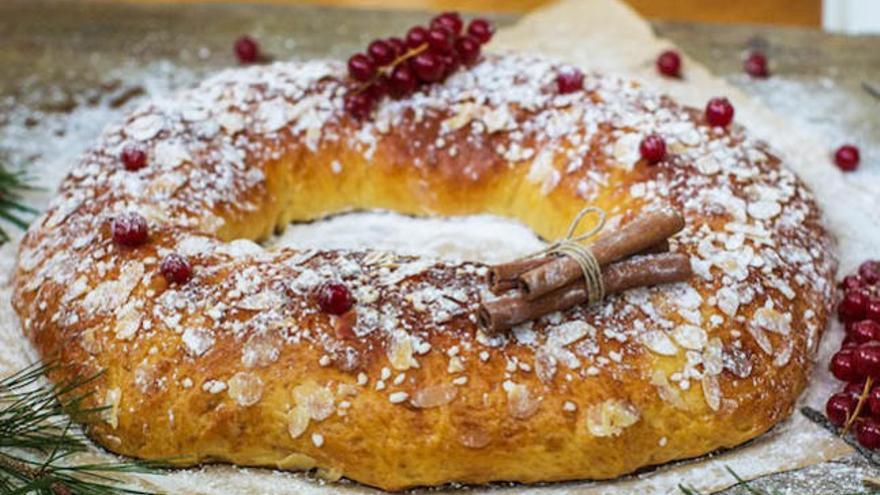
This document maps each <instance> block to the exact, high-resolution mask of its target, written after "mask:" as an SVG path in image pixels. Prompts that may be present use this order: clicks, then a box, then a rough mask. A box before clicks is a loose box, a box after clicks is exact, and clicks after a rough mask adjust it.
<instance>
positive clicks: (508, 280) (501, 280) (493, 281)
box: [489, 256, 552, 294]
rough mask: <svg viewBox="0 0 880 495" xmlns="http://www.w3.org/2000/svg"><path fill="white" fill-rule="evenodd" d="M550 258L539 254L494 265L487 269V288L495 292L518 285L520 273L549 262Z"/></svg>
mask: <svg viewBox="0 0 880 495" xmlns="http://www.w3.org/2000/svg"><path fill="white" fill-rule="evenodd" d="M551 259H552V258H551V257H549V256H539V257H537V258H527V259H518V260H513V261H510V262H507V263H500V264H498V265H495V266H493V267H492V269H491V270H490V271H489V289H490V290H491V291H492V292H494V293H496V294H498V293H500V292H504V291H506V290H509V289H513V288H514V287H516V286H518V285H519V282H518V280H517V279H518V278H519V276H520V275H522V274H523V273H525V272H527V271H529V270H531V269H532V268H536V267H539V266H541V265H543V264H544V263H547V262H549V261H550V260H551Z"/></svg>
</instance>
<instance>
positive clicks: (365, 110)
mask: <svg viewBox="0 0 880 495" xmlns="http://www.w3.org/2000/svg"><path fill="white" fill-rule="evenodd" d="M344 103H345V111H346V112H347V113H348V114H349V115H351V116H352V117H354V118H356V119H365V118H367V117H369V116H370V112H372V111H373V99H372V98H371V97H370V94H369V93H367V92H366V91H363V92H361V93H350V94H347V95H345V101H344Z"/></svg>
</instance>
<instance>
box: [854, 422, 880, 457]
mask: <svg viewBox="0 0 880 495" xmlns="http://www.w3.org/2000/svg"><path fill="white" fill-rule="evenodd" d="M856 439H857V440H858V441H859V443H860V444H861V445H862V447H865V448H868V449H872V450H873V449H876V448H878V447H880V423H878V422H877V421H876V420H874V419H865V420H863V421H860V422H859V424H858V425H856Z"/></svg>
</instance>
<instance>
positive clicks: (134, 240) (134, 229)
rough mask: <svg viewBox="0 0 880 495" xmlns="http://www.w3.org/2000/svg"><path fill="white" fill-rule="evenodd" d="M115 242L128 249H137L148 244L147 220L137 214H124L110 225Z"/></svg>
mask: <svg viewBox="0 0 880 495" xmlns="http://www.w3.org/2000/svg"><path fill="white" fill-rule="evenodd" d="M110 231H111V232H112V234H113V241H114V242H116V244H119V245H122V246H128V247H137V246H140V245H141V244H143V243H145V242H147V237H148V236H149V234H148V232H147V220H146V219H145V218H144V217H142V216H141V215H139V214H137V213H133V212H132V213H123V214H121V215H119V216H117V217H116V218H114V219H113V222H112V223H111V224H110Z"/></svg>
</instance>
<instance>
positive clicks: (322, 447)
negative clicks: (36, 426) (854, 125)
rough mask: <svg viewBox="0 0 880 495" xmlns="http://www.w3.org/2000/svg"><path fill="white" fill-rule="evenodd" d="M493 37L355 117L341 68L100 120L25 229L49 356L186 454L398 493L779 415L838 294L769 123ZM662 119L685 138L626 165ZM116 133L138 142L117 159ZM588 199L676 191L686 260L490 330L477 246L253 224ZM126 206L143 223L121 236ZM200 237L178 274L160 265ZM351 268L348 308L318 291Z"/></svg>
mask: <svg viewBox="0 0 880 495" xmlns="http://www.w3.org/2000/svg"><path fill="white" fill-rule="evenodd" d="M558 69H559V68H558V66H557V65H556V64H554V63H552V62H548V61H545V60H542V59H537V58H530V57H523V56H516V55H503V56H497V57H492V58H491V59H489V60H486V61H484V62H482V63H481V64H479V65H478V66H477V67H475V68H472V69H471V70H469V71H466V72H463V73H460V74H458V75H456V76H455V77H453V78H452V79H450V80H449V81H447V82H446V83H445V84H443V85H438V86H435V87H432V88H430V89H429V90H428V91H427V92H425V93H419V94H417V95H416V96H414V97H412V98H410V99H407V100H405V101H388V102H386V103H383V104H382V105H381V106H380V108H379V110H378V114H377V116H376V117H375V119H374V120H373V121H370V122H366V123H359V122H356V121H352V120H351V119H349V118H347V117H346V116H345V115H344V114H343V113H342V111H341V96H342V93H343V92H344V89H345V88H344V85H343V84H342V83H340V82H339V81H340V79H339V77H340V74H341V68H340V66H339V64H335V63H328V62H309V63H303V64H298V63H287V64H276V65H273V66H268V67H263V68H254V69H247V70H235V71H228V72H225V73H223V74H220V75H218V76H216V77H214V78H212V79H211V80H209V81H206V82H205V83H204V84H203V85H201V86H200V87H199V88H196V89H194V90H190V91H188V92H185V93H183V94H181V95H178V96H177V97H175V98H173V99H171V100H167V101H160V102H155V103H152V104H150V105H148V106H147V107H145V108H143V109H141V110H139V111H138V112H136V113H135V114H134V115H132V116H131V117H130V118H129V119H128V120H127V121H126V123H125V124H124V125H122V126H119V127H114V128H111V129H108V130H107V131H106V133H105V134H104V136H103V137H102V138H101V140H100V141H99V143H98V144H97V145H96V146H95V147H93V148H92V149H91V150H90V151H89V152H88V153H86V155H85V156H84V157H83V159H82V162H81V163H80V164H79V165H78V166H77V167H76V168H75V170H74V171H73V172H72V173H71V175H70V176H69V177H68V178H67V179H66V180H65V182H64V184H63V185H62V187H61V191H60V195H59V198H58V199H57V200H56V201H55V202H54V203H53V204H52V206H51V207H50V209H49V211H48V212H47V213H46V215H45V216H44V217H43V218H41V219H40V220H39V221H38V222H36V223H35V224H34V225H33V227H32V228H31V229H30V231H29V233H28V235H27V236H26V238H25V240H24V241H23V243H22V247H21V251H20V254H19V263H18V270H17V274H16V282H15V284H16V285H15V287H16V291H15V298H14V306H15V309H16V311H17V312H18V314H19V315H20V316H21V319H22V322H23V327H24V331H25V333H26V334H27V336H28V337H29V338H30V339H31V340H32V341H33V342H34V344H35V345H36V347H37V348H38V349H39V351H40V352H41V354H42V355H43V356H44V358H45V359H48V358H50V357H51V356H58V358H59V359H60V361H61V363H63V364H64V365H66V367H65V368H63V370H62V371H61V374H63V375H66V376H70V375H73V374H75V373H92V372H95V371H98V370H106V372H105V374H104V375H103V376H102V378H101V379H100V381H99V382H98V383H96V385H95V387H96V392H97V394H96V397H97V399H96V402H99V403H103V404H106V405H109V406H112V407H111V409H110V410H108V412H107V414H106V416H105V421H104V422H103V423H101V424H97V425H94V426H92V427H91V428H90V431H89V433H90V435H92V436H93V437H94V438H95V439H96V441H98V442H99V443H100V444H102V445H104V446H106V447H107V448H109V449H111V450H113V451H115V452H119V453H121V454H125V455H130V456H135V457H143V458H167V457H171V456H179V457H178V458H179V459H180V464H194V463H198V462H204V461H225V462H232V463H236V464H240V465H261V466H278V467H280V468H284V469H310V468H318V469H319V470H320V472H321V473H322V474H323V475H325V476H328V477H334V476H340V475H341V476H346V477H349V478H351V479H354V480H357V481H360V482H363V483H366V484H369V485H374V486H378V487H382V488H385V489H392V490H396V489H401V488H406V487H410V486H417V485H435V484H441V483H446V482H453V481H455V482H464V483H481V482H487V481H493V480H513V481H522V482H537V481H553V480H567V479H584V478H594V479H595V478H612V477H616V476H620V475H622V474H625V473H629V472H632V471H634V470H636V469H638V468H640V467H644V466H649V465H654V464H658V463H663V462H668V461H671V460H674V459H682V458H687V457H692V456H697V455H700V454H703V453H706V452H709V451H712V450H715V449H718V448H723V447H732V446H734V445H737V444H740V443H742V442H744V441H746V440H748V439H751V438H754V437H755V436H757V435H759V434H761V433H763V432H764V431H766V430H767V429H768V428H770V427H771V426H773V425H774V424H776V423H777V422H778V421H780V420H781V419H783V418H785V417H787V416H788V415H789V414H790V413H791V411H792V408H793V405H794V401H795V399H796V398H797V396H798V394H799V393H800V392H801V390H802V389H803V388H804V386H805V383H806V380H807V377H808V374H809V371H810V367H811V358H812V356H813V352H814V350H815V348H816V346H817V344H818V341H819V338H820V337H821V333H822V330H823V329H824V327H825V322H826V319H827V316H828V307H829V304H830V302H831V295H832V284H833V272H834V269H835V261H834V257H833V254H832V252H831V248H832V246H831V240H830V238H829V236H828V234H827V233H826V232H825V230H824V229H823V227H822V226H821V222H820V218H819V212H818V210H817V207H816V205H815V204H814V202H813V200H812V199H811V196H810V193H809V192H808V191H807V190H806V188H805V187H804V186H803V184H802V183H801V182H800V181H799V180H798V179H797V178H796V177H795V176H794V175H793V174H792V173H791V172H789V171H788V170H787V169H785V168H783V167H781V166H780V163H779V160H778V159H777V158H775V157H774V156H773V155H771V154H770V153H769V152H768V151H767V150H766V147H765V146H764V145H763V144H761V143H756V142H755V141H753V140H752V139H751V138H750V137H749V136H748V135H747V134H745V132H744V131H743V130H742V129H740V128H738V127H735V126H734V127H732V128H730V129H728V130H718V129H710V128H708V127H706V126H704V125H703V124H702V123H701V122H700V116H699V114H697V113H696V112H694V111H692V110H688V109H683V108H680V107H678V106H677V105H675V104H674V103H673V102H671V101H669V100H668V99H665V98H661V97H657V96H654V95H651V94H649V93H647V92H644V91H642V90H641V89H639V88H638V86H637V85H635V84H634V83H630V82H626V81H621V80H618V79H614V78H607V77H602V76H598V75H591V76H588V77H587V79H586V83H585V85H586V86H585V91H584V92H583V93H576V94H574V95H563V96H559V95H555V94H553V92H552V90H551V89H550V88H551V87H552V84H551V83H552V81H553V78H554V75H555V74H556V72H557V71H558ZM649 132H658V133H660V134H662V135H663V136H664V137H665V138H666V140H667V144H668V145H669V148H670V151H671V158H670V159H669V160H668V161H666V162H664V163H661V164H659V165H657V166H650V165H647V164H645V163H643V162H641V161H639V160H637V158H638V156H637V151H636V149H637V146H638V141H639V139H640V137H641V136H642V135H644V134H646V133H649ZM130 142H137V143H140V144H141V145H142V146H144V147H145V148H146V149H147V150H148V154H149V156H150V161H149V165H148V166H147V167H146V168H145V169H143V170H141V171H138V172H127V171H125V170H124V168H123V167H122V166H121V164H120V163H119V160H118V158H117V156H118V152H119V150H120V148H121V147H122V146H123V145H124V144H126V143H130ZM585 204H595V205H597V206H601V207H603V208H605V209H606V210H607V211H608V213H609V216H610V218H611V221H612V223H615V222H626V221H628V220H629V219H631V218H632V216H633V215H635V214H636V213H637V212H638V211H639V210H640V209H643V208H653V207H657V206H658V205H660V204H671V205H673V206H675V207H677V208H680V209H681V210H682V211H683V212H684V213H685V215H686V217H687V222H688V225H687V227H686V228H685V230H684V232H682V234H680V235H678V236H676V237H675V238H673V240H672V243H671V248H672V249H673V250H674V251H678V252H684V253H688V254H689V255H691V257H692V260H693V261H692V264H693V266H694V269H695V272H696V273H697V274H698V276H697V277H695V278H694V280H692V281H691V282H690V283H688V284H676V285H672V286H664V287H657V288H651V289H639V290H633V291H629V292H627V293H626V294H624V295H622V296H615V297H611V298H609V299H608V301H607V302H605V303H604V304H602V305H599V306H596V307H592V308H590V309H587V308H575V309H572V310H570V311H567V312H564V313H557V314H553V315H550V316H548V317H544V318H541V319H540V320H538V321H536V322H534V323H530V324H527V325H521V326H519V327H517V328H515V329H514V331H513V332H512V333H511V334H510V335H505V336H496V337H489V336H487V335H485V334H483V333H482V332H481V331H480V330H479V329H478V328H477V325H476V324H475V318H474V310H475V309H476V306H477V303H478V302H479V300H480V298H481V297H491V296H490V295H489V294H488V290H487V280H486V278H487V277H486V267H485V266H482V265H480V264H477V263H459V264H454V263H447V262H441V261H434V260H423V259H417V258H412V257H402V256H395V255H393V254H390V253H377V252H334V251H293V250H280V251H268V250H265V249H262V248H261V247H259V246H258V245H256V244H254V243H253V242H250V241H245V240H238V241H233V239H253V240H260V239H262V238H265V237H266V236H268V235H269V234H271V232H272V231H273V230H274V229H276V228H283V226H284V225H286V224H288V223H289V222H290V221H294V220H308V219H314V218H320V217H322V216H325V215H328V214H331V213H334V212H339V211H346V210H350V209H363V208H386V209H391V210H396V211H400V212H404V213H412V214H419V215H425V214H437V215H454V214H465V213H477V212H487V213H495V214H500V215H505V216H510V217H514V218H518V219H520V220H522V221H524V222H525V223H527V224H528V225H530V226H531V227H532V228H533V229H534V230H535V231H536V232H538V233H539V234H540V235H542V236H544V237H547V238H555V237H558V236H559V235H561V234H562V233H563V232H564V230H565V227H566V226H567V224H568V222H569V220H570V219H571V217H572V215H573V214H574V213H575V212H576V211H578V210H579V209H580V208H582V207H583V205H585ZM125 211H138V212H140V213H141V214H143V215H144V216H145V217H147V218H148V220H149V222H150V241H149V243H148V244H147V245H146V246H143V247H139V248H135V249H130V248H120V247H118V246H115V245H114V244H113V243H112V242H111V239H110V234H109V222H110V220H111V219H112V218H113V217H114V216H115V215H117V214H119V213H120V212H125ZM169 252H178V253H182V254H185V255H187V256H188V257H189V258H190V260H191V261H192V263H193V265H194V267H195V276H194V278H193V279H192V280H191V281H190V282H188V283H187V284H185V285H183V286H169V285H168V284H167V283H166V282H165V280H164V279H163V278H162V277H161V275H159V273H158V262H159V260H160V259H161V257H162V256H164V255H165V254H167V253H169ZM329 279H339V280H343V281H344V282H345V283H346V284H348V285H349V287H351V288H352V289H353V291H354V293H355V296H356V298H357V304H356V305H355V308H354V311H353V313H352V314H349V315H347V316H346V317H344V318H337V317H329V316H328V315H325V314H323V313H321V312H320V311H319V310H318V308H317V305H316V304H315V301H314V300H313V297H312V296H311V289H312V288H313V287H314V286H315V285H317V284H318V283H320V282H321V281H323V280H329Z"/></svg>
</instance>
